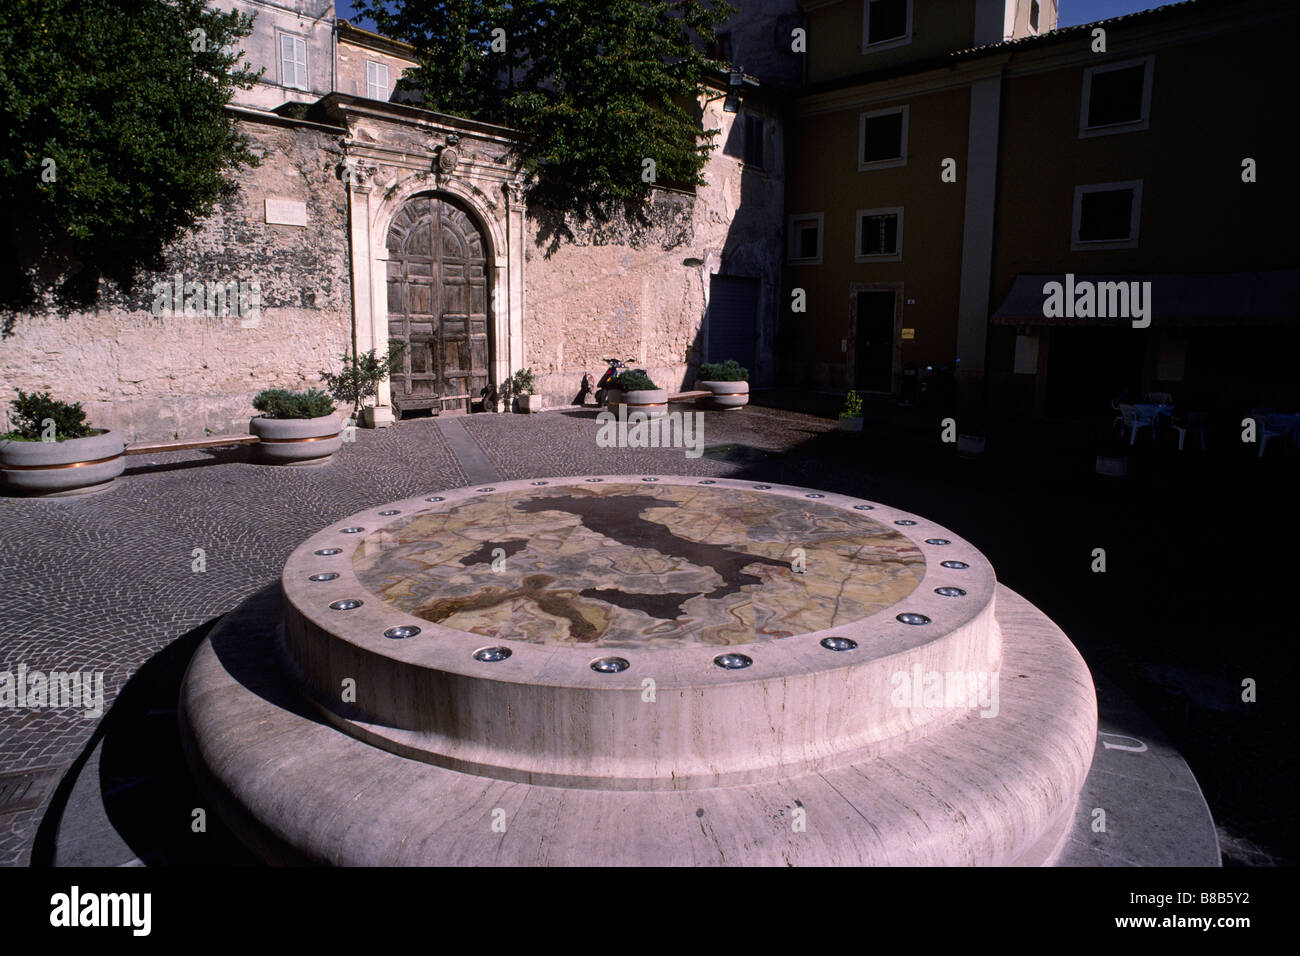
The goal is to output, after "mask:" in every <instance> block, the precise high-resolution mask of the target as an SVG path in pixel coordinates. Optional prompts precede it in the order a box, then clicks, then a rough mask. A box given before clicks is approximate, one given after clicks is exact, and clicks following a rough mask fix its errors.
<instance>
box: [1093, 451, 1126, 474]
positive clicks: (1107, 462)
mask: <svg viewBox="0 0 1300 956" xmlns="http://www.w3.org/2000/svg"><path fill="white" fill-rule="evenodd" d="M1097 474H1099V475H1102V476H1104V477H1106V478H1123V477H1124V476H1125V475H1127V474H1128V458H1112V457H1110V456H1109V455H1098V456H1097Z"/></svg>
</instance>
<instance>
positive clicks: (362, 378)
mask: <svg viewBox="0 0 1300 956" xmlns="http://www.w3.org/2000/svg"><path fill="white" fill-rule="evenodd" d="M405 350H406V345H405V343H403V342H401V341H398V340H397V339H389V340H388V351H387V352H385V353H384V354H383V355H376V354H375V350H374V349H371V350H370V351H369V352H362V353H361V354H360V355H351V354H349V353H347V352H344V353H343V355H342V356H341V357H340V361H341V362H342V363H343V368H342V370H341V371H338V372H326V371H322V372H321V373H320V377H321V381H323V382H324V383H325V387H326V388H328V389H329V390H330V394H331V395H333V396H334V397H335V398H336V399H338V400H339V401H340V402H351V403H352V417H353V418H357V417H358V416H359V415H360V413H361V402H362V400H363V399H366V398H370V397H372V396H378V395H379V385H380V383H381V382H383V380H384V379H386V378H388V376H390V375H395V374H397V373H398V372H400V371H401V370H402V368H403V364H404V363H403V359H402V355H403V353H404V352H405Z"/></svg>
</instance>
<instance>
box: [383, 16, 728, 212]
mask: <svg viewBox="0 0 1300 956" xmlns="http://www.w3.org/2000/svg"><path fill="white" fill-rule="evenodd" d="M357 9H358V13H359V14H361V15H365V16H369V17H372V18H373V19H374V21H375V23H376V24H377V25H378V27H379V30H380V31H381V32H383V33H386V34H388V35H389V36H393V37H397V38H399V39H402V40H406V41H408V42H410V43H412V44H413V45H414V46H415V47H416V49H417V50H418V51H419V55H420V60H421V62H420V66H419V67H418V68H417V69H416V70H414V71H412V72H411V73H410V74H409V75H408V77H406V78H405V79H404V81H403V82H404V86H405V87H406V88H408V89H411V90H415V91H419V92H420V93H421V94H422V95H423V97H424V105H425V106H427V107H428V108H429V109H433V110H438V111H441V112H446V113H453V114H457V115H461V116H470V117H473V118H476V119H481V120H486V121H489V122H495V123H500V124H503V125H506V126H509V127H512V128H514V129H517V130H519V131H520V132H522V133H524V134H525V135H526V136H527V137H528V142H527V143H526V145H525V146H524V147H523V158H524V160H525V162H526V164H527V167H528V168H529V170H530V171H531V172H533V173H534V174H535V179H534V185H533V187H532V189H531V191H530V195H529V199H530V201H532V202H539V203H542V204H544V205H547V206H549V207H551V208H554V209H558V210H563V211H575V212H579V213H582V214H585V215H590V214H597V215H599V214H600V212H601V211H602V210H603V209H606V208H607V207H608V206H610V205H611V204H619V203H621V204H624V205H625V206H630V207H633V208H639V207H641V206H642V205H643V204H644V203H645V201H646V200H647V199H648V198H649V195H650V190H651V188H652V187H653V186H654V185H656V184H657V185H660V186H663V185H675V186H695V185H702V184H703V182H704V181H703V179H702V178H701V175H700V173H701V170H702V169H703V167H704V163H705V161H706V160H707V158H708V155H709V152H710V151H711V150H712V149H713V148H714V144H713V143H712V139H713V137H714V135H716V132H714V133H707V134H701V131H700V124H699V117H698V105H697V103H698V101H697V96H698V94H699V93H700V92H701V91H702V90H703V89H704V85H703V81H704V78H705V76H706V74H707V73H708V72H709V70H710V69H711V66H710V61H709V60H708V59H707V58H706V57H705V56H704V54H703V53H702V52H701V48H702V47H703V46H704V45H705V44H707V43H708V42H710V41H712V40H713V38H714V31H715V29H716V28H717V26H718V25H719V24H721V23H723V22H725V20H726V19H727V17H728V16H730V15H731V13H732V12H733V8H732V7H730V6H729V5H727V4H726V3H725V2H724V0H566V2H564V3H554V2H546V0H517V2H509V3H498V2H492V0H446V2H442V3H427V2H422V0H362V2H361V3H359V4H357ZM498 29H500V30H502V31H504V33H503V34H500V33H495V32H494V31H496V30H498ZM494 42H495V45H496V49H494V48H493V47H494ZM502 45H504V47H505V49H504V50H501V49H500V48H501V46H502ZM647 159H651V160H653V161H654V181H653V182H647V181H646V178H645V176H644V175H643V174H644V172H645V170H646V169H647V166H646V164H645V160H647Z"/></svg>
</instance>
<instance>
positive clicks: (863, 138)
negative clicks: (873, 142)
mask: <svg viewBox="0 0 1300 956" xmlns="http://www.w3.org/2000/svg"><path fill="white" fill-rule="evenodd" d="M889 113H902V114H903V131H902V138H901V140H900V152H901V154H902V155H900V156H898V157H896V158H894V159H876V160H872V161H871V162H864V161H863V159H862V154H863V153H865V152H866V149H867V120H869V119H871V118H872V117H874V116H885V115H886V114H889ZM909 113H910V108H909V107H907V106H891V107H889V108H888V109H883V110H868V111H867V112H865V113H860V114H859V115H858V172H860V173H865V172H867V171H868V170H871V169H890V168H892V167H894V166H906V165H907V124H908V114H909Z"/></svg>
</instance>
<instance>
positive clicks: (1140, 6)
mask: <svg viewBox="0 0 1300 956" xmlns="http://www.w3.org/2000/svg"><path fill="white" fill-rule="evenodd" d="M738 2H739V3H744V0H738ZM1169 2H1172V0H1169ZM1161 5H1162V0H1061V23H1060V25H1061V26H1063V27H1069V26H1074V25H1075V24H1077V23H1091V22H1092V21H1093V20H1104V19H1106V18H1107V17H1118V16H1121V15H1122V14H1125V13H1136V12H1137V11H1139V10H1150V9H1151V8H1152V7H1158V6H1161ZM335 10H336V12H337V15H338V16H340V17H342V18H343V19H344V20H347V21H349V22H351V23H354V24H356V25H357V26H359V27H367V28H373V26H374V25H373V24H372V23H370V22H368V21H365V20H361V21H358V20H357V19H356V18H355V17H354V16H353V13H352V3H351V0H335Z"/></svg>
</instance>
